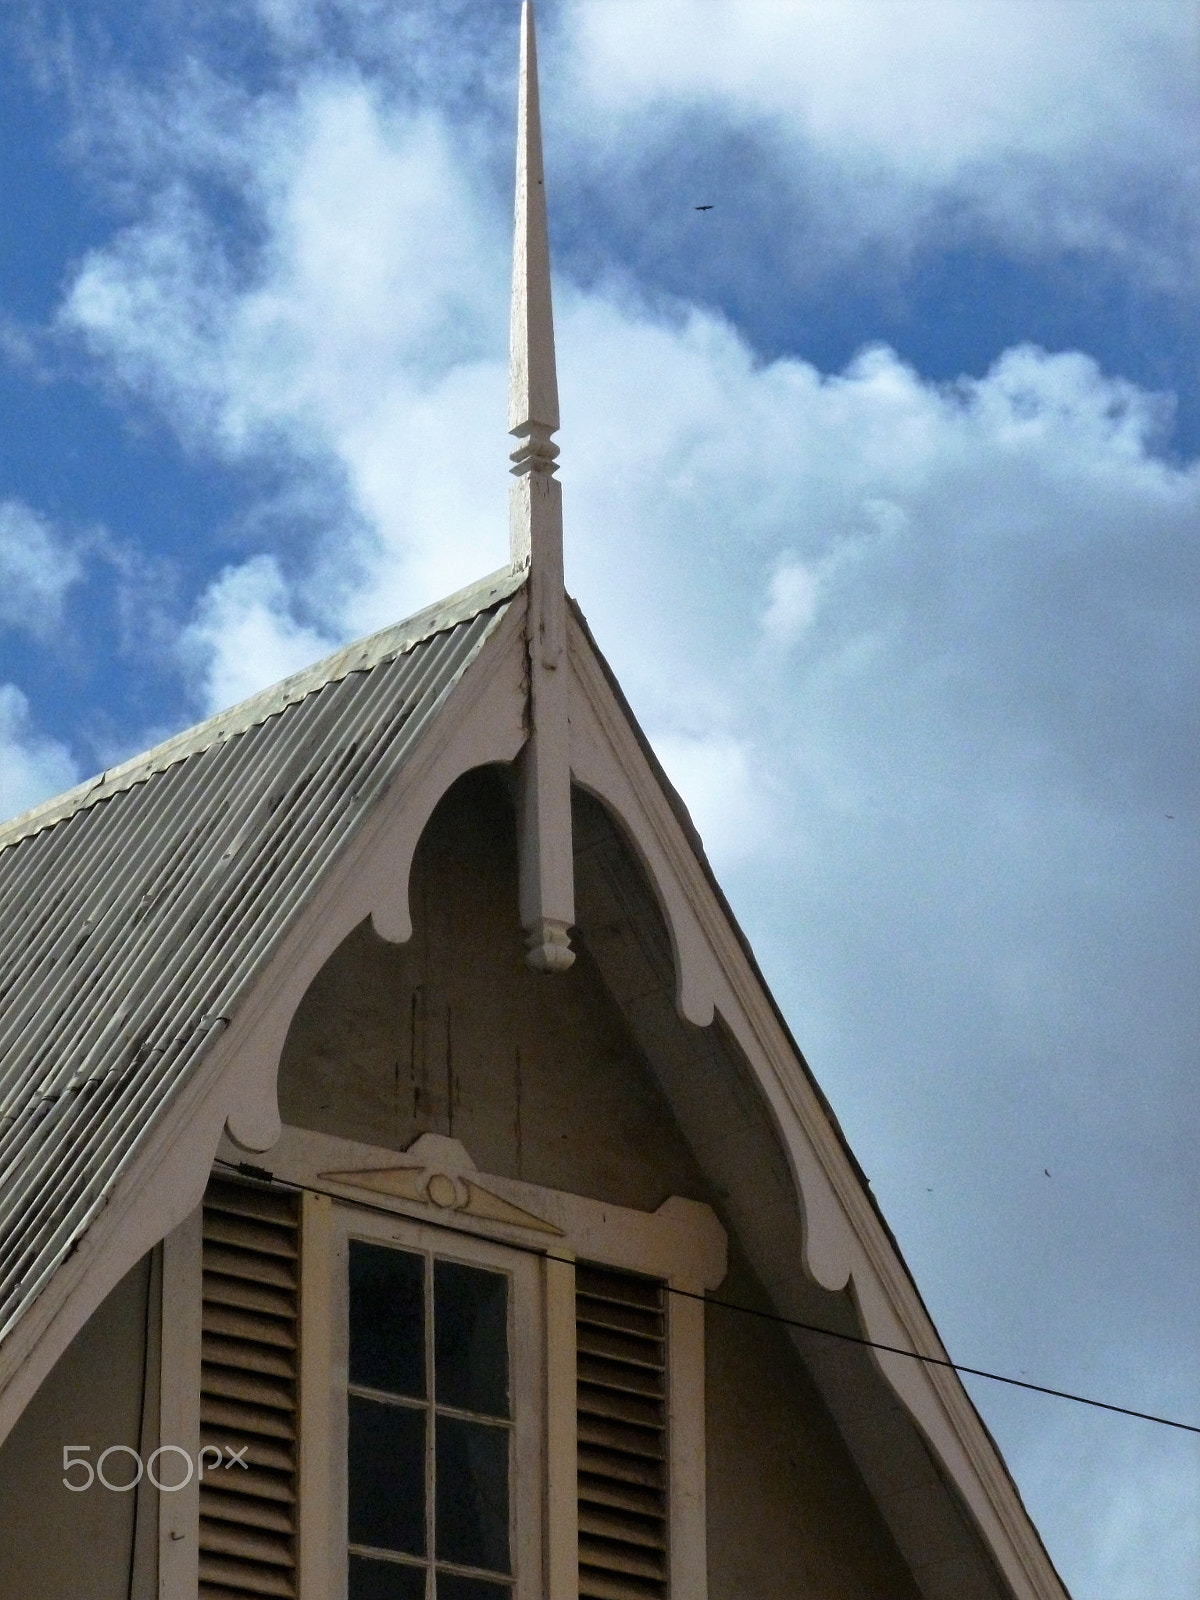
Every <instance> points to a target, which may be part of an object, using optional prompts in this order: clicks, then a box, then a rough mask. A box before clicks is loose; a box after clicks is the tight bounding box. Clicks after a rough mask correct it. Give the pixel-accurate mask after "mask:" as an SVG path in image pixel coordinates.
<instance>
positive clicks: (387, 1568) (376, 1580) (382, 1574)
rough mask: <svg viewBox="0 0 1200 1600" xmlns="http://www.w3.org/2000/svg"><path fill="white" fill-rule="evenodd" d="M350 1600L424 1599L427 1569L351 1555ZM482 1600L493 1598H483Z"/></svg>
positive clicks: (466, 1597)
mask: <svg viewBox="0 0 1200 1600" xmlns="http://www.w3.org/2000/svg"><path fill="white" fill-rule="evenodd" d="M350 1600H425V1568H424V1567H406V1566H402V1565H401V1564H400V1562H399V1561H371V1560H369V1559H368V1557H366V1556H356V1555H352V1556H351V1557H350ZM456 1600H457V1597H456ZM462 1600H470V1596H468V1595H464V1596H463V1597H462ZM480 1600H490V1597H485V1596H480Z"/></svg>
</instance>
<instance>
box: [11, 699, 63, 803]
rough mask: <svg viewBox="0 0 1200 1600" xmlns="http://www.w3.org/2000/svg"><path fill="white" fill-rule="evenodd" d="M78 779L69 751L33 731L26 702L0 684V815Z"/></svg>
mask: <svg viewBox="0 0 1200 1600" xmlns="http://www.w3.org/2000/svg"><path fill="white" fill-rule="evenodd" d="M78 781H79V773H78V771H77V769H76V766H75V763H74V761H73V760H72V758H71V755H70V752H69V751H68V750H67V749H66V748H65V747H64V746H63V745H61V744H59V743H58V742H57V741H56V740H54V739H47V738H45V737H44V736H43V735H40V734H38V733H36V732H35V731H34V729H33V728H32V726H31V724H30V716H29V702H28V700H27V699H26V698H25V696H24V695H23V694H22V693H21V691H20V689H18V688H17V687H16V686H15V685H14V684H11V683H4V684H0V818H7V817H13V816H16V815H17V814H18V813H19V812H21V811H25V810H28V808H29V807H30V806H35V805H37V804H38V803H39V801H42V800H46V799H48V798H49V797H50V796H51V795H53V794H58V793H59V792H60V791H61V790H63V789H69V788H70V787H71V785H72V784H73V783H77V782H78Z"/></svg>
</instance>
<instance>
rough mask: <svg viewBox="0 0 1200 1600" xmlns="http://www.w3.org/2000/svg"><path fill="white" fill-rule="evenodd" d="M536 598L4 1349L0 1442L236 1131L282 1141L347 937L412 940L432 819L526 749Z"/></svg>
mask: <svg viewBox="0 0 1200 1600" xmlns="http://www.w3.org/2000/svg"><path fill="white" fill-rule="evenodd" d="M524 612H525V599H524V596H523V594H517V595H515V596H514V598H513V601H512V603H511V605H510V607H509V610H508V612H507V613H506V615H505V617H504V619H503V621H502V622H501V623H500V625H499V627H498V628H497V630H496V632H495V633H494V634H493V635H492V637H491V638H490V639H489V640H488V641H487V643H486V644H485V646H484V648H483V649H482V650H481V651H480V654H479V655H478V656H477V657H476V659H475V661H474V662H473V663H472V664H471V666H470V667H469V668H468V669H467V671H466V672H465V673H464V675H463V677H462V679H461V680H460V681H459V683H458V685H457V687H456V689H455V691H454V693H453V694H452V695H451V697H450V699H449V700H448V702H447V703H446V704H445V705H444V706H443V708H442V711H441V712H440V714H439V716H438V717H437V718H436V720H435V722H434V723H433V725H432V727H431V728H430V729H429V731H428V733H427V735H426V737H425V738H424V739H423V740H422V741H421V743H420V745H419V746H418V748H417V749H416V750H414V751H413V753H412V756H411V758H410V759H409V761H408V762H407V763H406V764H405V766H404V767H403V768H402V770H401V772H400V773H399V774H398V775H397V778H396V780H395V781H394V783H393V784H392V787H391V789H390V790H389V792H388V794H387V795H386V796H385V797H384V799H383V800H382V801H381V802H380V804H379V805H378V806H377V807H376V809H375V811H374V813H373V814H372V816H371V817H370V818H368V820H367V822H366V823H365V825H364V826H363V828H362V829H361V830H360V832H359V833H358V835H357V836H356V837H355V838H354V839H353V840H352V841H351V843H350V845H349V846H348V848H347V849H346V850H345V851H344V853H343V854H342V856H341V857H340V858H339V859H338V860H337V861H336V862H335V863H334V864H333V865H332V867H331V868H330V869H329V870H328V871H327V872H326V873H325V874H324V876H323V877H322V880H321V882H320V884H319V885H318V887H317V890H316V893H315V894H314V896H313V899H312V900H311V902H310V903H309V905H308V907H307V909H306V911H305V913H304V914H303V915H302V916H301V917H300V919H299V921H298V922H297V924H296V925H295V926H294V927H293V929H292V931H291V933H290V934H289V935H288V937H287V938H286V939H284V941H283V943H282V944H281V946H280V948H279V949H278V950H277V951H276V953H275V956H274V957H273V959H272V960H271V962H270V964H269V966H268V967H267V969H266V970H265V972H264V973H263V974H262V975H261V977H260V978H259V981H258V982H257V983H256V985H255V986H254V988H253V989H252V991H251V992H250V993H249V994H248V995H247V996H246V998H245V1000H244V1002H243V1004H242V1005H241V1007H240V1008H239V1010H238V1012H237V1014H236V1016H235V1018H234V1022H233V1025H232V1026H231V1027H229V1028H228V1029H227V1030H226V1031H225V1032H224V1034H223V1035H222V1036H221V1037H220V1038H219V1039H218V1040H217V1041H216V1043H215V1044H214V1045H213V1047H212V1048H211V1049H210V1050H209V1052H208V1054H207V1056H206V1057H205V1058H204V1059H203V1060H202V1062H201V1063H200V1065H199V1067H198V1069H197V1070H196V1072H195V1073H194V1075H193V1076H192V1078H191V1080H190V1081H189V1082H188V1083H186V1084H185V1085H184V1086H183V1088H182V1089H181V1090H180V1092H179V1094H178V1095H177V1097H176V1099H175V1100H174V1102H173V1103H172V1105H171V1107H170V1109H169V1111H168V1114H167V1115H166V1116H165V1117H164V1118H163V1120H162V1121H161V1122H160V1123H159V1125H158V1127H157V1128H156V1129H155V1131H154V1134H153V1135H152V1137H151V1138H150V1139H149V1140H148V1141H147V1144H146V1147H145V1148H144V1149H143V1150H142V1151H141V1152H140V1153H139V1155H138V1157H137V1159H136V1160H135V1161H133V1162H131V1164H130V1166H129V1167H128V1168H127V1169H126V1171H125V1173H124V1174H123V1175H122V1177H121V1178H120V1179H119V1180H118V1182H117V1184H116V1185H115V1187H114V1189H113V1191H112V1193H111V1195H110V1196H109V1198H108V1201H107V1203H106V1205H105V1206H104V1207H103V1209H102V1210H101V1211H100V1213H99V1215H98V1216H97V1217H96V1219H95V1220H94V1221H93V1223H92V1224H91V1226H90V1227H89V1228H88V1230H87V1232H86V1233H85V1234H84V1235H83V1237H82V1238H81V1239H80V1241H79V1244H78V1247H77V1248H76V1250H75V1251H74V1253H73V1254H72V1255H71V1256H70V1257H69V1258H68V1259H67V1260H65V1261H64V1262H63V1263H62V1265H61V1266H60V1267H59V1268H58V1270H57V1272H56V1273H55V1274H54V1277H53V1278H52V1279H51V1281H50V1283H49V1284H48V1285H47V1287H46V1289H45V1290H44V1292H43V1293H42V1294H41V1296H40V1297H39V1298H38V1300H36V1301H35V1302H34V1304H33V1305H32V1306H31V1307H30V1308H29V1310H28V1311H27V1312H26V1314H25V1316H24V1317H23V1318H22V1320H21V1321H20V1322H19V1323H18V1324H17V1326H16V1328H14V1329H13V1331H12V1333H11V1335H10V1336H9V1338H8V1339H6V1340H5V1342H4V1345H3V1348H2V1349H0V1443H2V1442H3V1440H4V1439H5V1438H6V1437H7V1435H8V1433H9V1431H10V1430H11V1428H12V1426H13V1424H14V1423H15V1422H16V1420H17V1418H18V1417H19V1416H20V1415H21V1413H22V1411H23V1410H24V1409H25V1406H26V1405H27V1404H28V1403H29V1401H30V1399H31V1398H32V1396H33V1395H34V1394H35V1393H36V1391H37V1389H38V1387H39V1385H40V1384H41V1382H42V1380H43V1379H44V1378H45V1376H46V1374H47V1373H48V1372H49V1371H50V1369H51V1367H53V1365H54V1363H55V1362H56V1361H57V1360H58V1358H59V1356H60V1355H61V1354H62V1353H63V1351H64V1350H65V1349H66V1348H67V1346H68V1345H69V1344H70V1342H71V1340H72V1339H73V1338H74V1337H75V1335H76V1333H78V1331H79V1329H80V1328H81V1327H82V1326H83V1324H84V1323H85V1322H86V1321H87V1319H88V1317H89V1316H91V1314H92V1312H93V1311H94V1310H95V1309H96V1307H97V1306H98V1305H99V1304H100V1302H101V1301H102V1300H103V1299H104V1298H105V1296H106V1295H107V1294H108V1293H109V1291H110V1290H111V1289H112V1288H114V1287H115V1285H116V1284H117V1283H119V1282H120V1280H121V1278H122V1277H124V1275H125V1273H126V1272H127V1271H128V1270H129V1268H130V1267H132V1266H133V1265H134V1264H135V1263H136V1262H137V1261H139V1260H140V1259H141V1257H142V1256H143V1255H145V1253H146V1252H147V1251H148V1250H149V1249H151V1248H152V1247H153V1246H154V1245H155V1244H157V1243H158V1242H159V1240H160V1239H162V1238H163V1237H164V1236H165V1234H167V1233H168V1232H169V1231H170V1230H171V1229H172V1228H174V1227H176V1226H177V1225H178V1224H179V1223H180V1222H181V1221H182V1220H183V1219H184V1218H185V1217H186V1216H187V1215H188V1214H189V1213H190V1212H191V1211H192V1210H194V1209H195V1207H196V1206H198V1205H199V1204H200V1202H201V1199H202V1198H203V1195H204V1189H205V1185H206V1184H207V1182H208V1176H209V1171H210V1169H211V1166H212V1159H213V1155H214V1152H215V1151H216V1148H217V1143H218V1140H219V1139H220V1137H221V1133H222V1129H223V1128H224V1127H225V1126H226V1125H227V1124H228V1125H229V1127H230V1129H231V1131H234V1132H235V1133H236V1134H237V1135H238V1136H239V1138H240V1139H241V1140H242V1141H243V1147H244V1148H246V1149H265V1148H267V1147H269V1145H270V1144H271V1143H272V1142H273V1140H274V1138H275V1137H277V1135H278V1129H279V1113H278V1098H277V1093H276V1077H277V1074H278V1064H279V1055H280V1053H281V1051H282V1048H283V1043H284V1040H285V1039H286V1037H287V1029H288V1027H289V1025H290V1023H291V1018H292V1016H293V1015H294V1012H295V1008H296V1006H297V1005H298V1004H299V1002H300V1000H301V999H302V998H303V996H304V993H305V990H306V989H307V987H308V984H309V982H311V979H312V977H313V976H314V975H315V974H316V973H317V972H318V971H319V970H320V968H321V966H322V965H323V964H324V962H325V961H326V960H327V959H328V957H329V955H330V954H332V952H333V950H335V949H336V948H337V946H338V944H339V943H340V942H341V941H342V939H343V938H345V936H346V935H347V934H348V933H349V932H350V931H351V930H352V929H353V928H354V927H356V926H357V925H358V923H359V922H361V921H362V919H363V918H364V917H365V916H368V915H370V916H371V917H372V918H373V920H374V923H375V926H376V928H377V930H378V932H379V933H380V935H381V936H382V937H383V938H386V939H390V940H394V941H399V940H404V939H407V938H409V937H410V935H411V932H412V925H411V921H410V919H409V911H408V880H409V873H410V869H411V865H412V857H413V853H414V852H415V850H416V846H417V843H418V842H419V839H420V835H421V832H422V830H423V828H424V826H425V824H426V822H427V821H428V819H429V816H430V814H431V813H432V811H433V809H434V807H435V806H436V805H437V803H438V801H439V800H440V799H441V797H442V795H443V794H445V792H446V790H447V789H449V787H450V786H451V784H452V783H454V781H455V780H456V779H457V778H459V777H461V775H462V774H463V773H464V772H467V771H469V770H470V769H471V768H472V767H476V766H481V765H484V764H486V763H488V762H509V761H512V760H513V759H515V757H516V755H517V753H518V751H519V750H520V749H521V746H522V744H523V743H524V740H525V737H526V728H525V721H524V717H525V682H524V674H525V648H524V638H523V628H524Z"/></svg>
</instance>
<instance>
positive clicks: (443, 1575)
mask: <svg viewBox="0 0 1200 1600" xmlns="http://www.w3.org/2000/svg"><path fill="white" fill-rule="evenodd" d="M511 1595H512V1589H511V1588H510V1586H509V1585H508V1584H507V1583H489V1582H488V1581H487V1579H486V1578H460V1577H459V1575H458V1574H457V1573H456V1572H439V1573H438V1576H437V1600H510V1596H511ZM351 1600H357V1596H353V1595H352V1596H351Z"/></svg>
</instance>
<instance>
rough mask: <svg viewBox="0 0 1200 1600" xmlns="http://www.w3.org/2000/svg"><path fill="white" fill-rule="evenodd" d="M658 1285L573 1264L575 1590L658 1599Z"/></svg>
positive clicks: (661, 1355)
mask: <svg viewBox="0 0 1200 1600" xmlns="http://www.w3.org/2000/svg"><path fill="white" fill-rule="evenodd" d="M664 1319H665V1306H664V1291H663V1285H662V1284H661V1283H659V1282H657V1281H656V1280H654V1279H651V1278H642V1277H638V1276H635V1275H634V1274H632V1273H625V1272H613V1271H610V1270H609V1269H607V1268H600V1267H590V1266H584V1265H580V1266H577V1267H576V1272H575V1331H576V1349H577V1352H578V1355H577V1360H578V1369H577V1390H576V1392H577V1397H578V1398H577V1408H578V1449H579V1593H580V1595H581V1596H583V1597H586V1600H652V1597H659V1596H665V1595H666V1594H667V1428H666V1328H665V1325H664Z"/></svg>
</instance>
